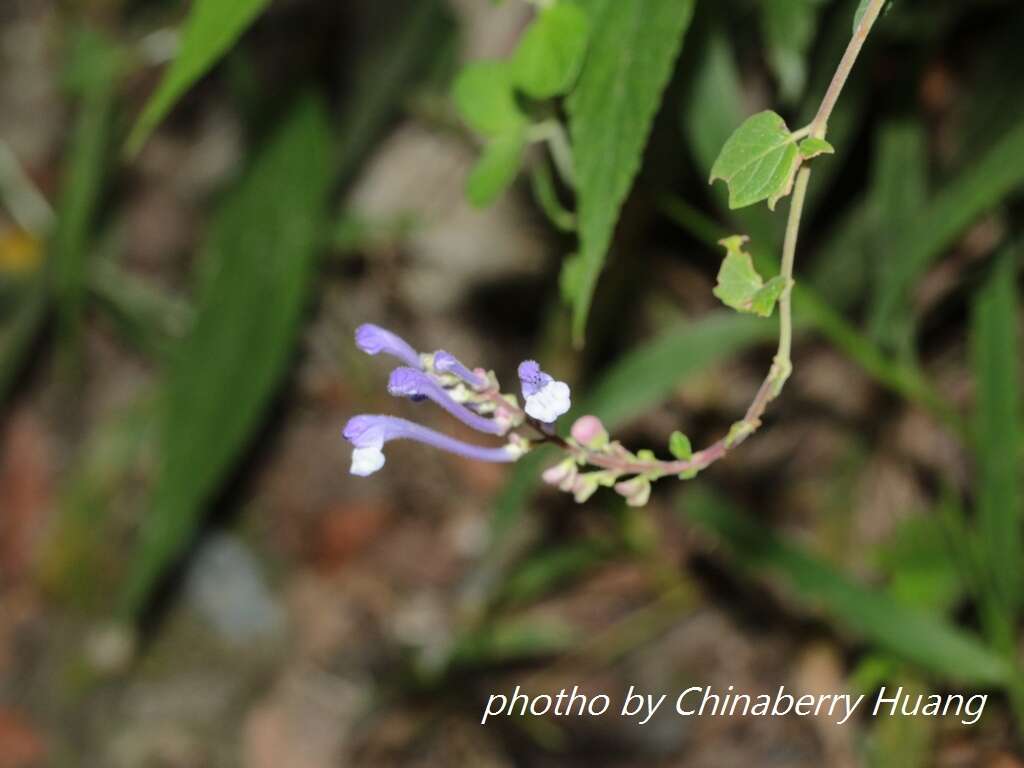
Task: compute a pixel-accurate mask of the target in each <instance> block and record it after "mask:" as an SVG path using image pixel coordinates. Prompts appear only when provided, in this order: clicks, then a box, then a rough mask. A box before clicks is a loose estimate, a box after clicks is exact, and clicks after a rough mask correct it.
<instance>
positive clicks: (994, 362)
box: [971, 249, 1024, 621]
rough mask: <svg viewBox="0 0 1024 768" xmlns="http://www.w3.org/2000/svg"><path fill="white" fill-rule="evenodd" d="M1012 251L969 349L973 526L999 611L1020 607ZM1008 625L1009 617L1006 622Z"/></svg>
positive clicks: (978, 314) (993, 277)
mask: <svg viewBox="0 0 1024 768" xmlns="http://www.w3.org/2000/svg"><path fill="white" fill-rule="evenodd" d="M1019 253H1020V252H1019V250H1017V249H1008V250H1006V251H1005V252H1004V253H1003V254H1002V255H1001V256H999V257H998V258H997V259H996V262H995V264H994V268H993V269H992V273H991V274H990V275H989V277H988V280H987V281H986V282H985V284H984V285H983V286H982V287H981V290H980V291H979V292H978V294H977V296H976V297H975V299H974V306H973V311H972V322H971V350H972V353H973V354H972V358H973V364H974V375H975V377H976V381H977V390H976V392H977V394H976V396H975V401H976V402H975V408H974V430H975V439H976V441H977V448H976V451H977V456H978V473H979V477H978V498H977V504H978V526H979V531H980V534H981V542H982V547H983V550H984V551H985V552H986V557H985V565H986V567H987V568H988V570H989V576H990V579H991V582H992V585H993V588H994V589H995V591H996V595H997V602H998V605H999V609H1000V610H1001V611H1003V612H1005V613H1006V614H1007V615H1008V616H1010V617H1012V616H1013V615H1015V613H1016V610H1017V609H1018V607H1019V606H1020V592H1021V581H1022V574H1024V567H1022V559H1021V558H1022V554H1021V547H1022V546H1024V541H1022V537H1021V521H1022V518H1024V507H1022V501H1024V494H1022V491H1021V472H1020V449H1021V429H1020V424H1021V415H1022V414H1021V408H1020V399H1021V381H1020V376H1019V371H1020V365H1021V339H1020V337H1019V334H1018V333H1017V327H1018V326H1017V320H1018V305H1017V290H1016V277H1017V276H1016V272H1017V263H1018V256H1019ZM1010 620H1011V621H1012V618H1011V619H1010Z"/></svg>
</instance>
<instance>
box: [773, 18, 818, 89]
mask: <svg viewBox="0 0 1024 768" xmlns="http://www.w3.org/2000/svg"><path fill="white" fill-rule="evenodd" d="M819 5H820V3H819V1H818V0H771V2H767V3H760V9H761V31H762V35H763V37H764V40H765V47H766V48H767V49H768V61H769V63H770V64H771V67H772V69H773V70H774V72H775V78H776V80H777V81H778V84H779V92H780V95H781V96H782V99H783V101H785V102H787V103H793V102H794V101H796V100H797V99H798V98H799V97H800V95H801V94H802V93H803V91H804V88H805V86H806V85H807V54H808V51H809V49H810V47H811V43H812V42H813V40H814V34H815V31H816V30H817V26H818V6H819Z"/></svg>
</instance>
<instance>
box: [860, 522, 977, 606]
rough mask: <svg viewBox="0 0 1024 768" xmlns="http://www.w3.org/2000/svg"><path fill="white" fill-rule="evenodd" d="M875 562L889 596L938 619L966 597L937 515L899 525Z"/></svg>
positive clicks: (950, 543) (954, 557) (946, 532)
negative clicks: (887, 587)
mask: <svg viewBox="0 0 1024 768" xmlns="http://www.w3.org/2000/svg"><path fill="white" fill-rule="evenodd" d="M876 559H877V561H878V565H879V566H880V567H881V568H882V569H883V570H884V571H885V572H886V573H887V574H888V576H889V593H890V594H891V595H892V596H893V597H895V598H896V599H897V600H899V601H900V602H902V603H905V604H906V605H910V606H913V607H915V608H920V609H921V610H923V611H928V612H930V613H934V614H936V615H940V616H941V615H944V614H946V613H947V612H948V611H950V610H951V609H952V608H953V607H954V606H955V605H956V603H957V601H959V600H960V599H961V598H962V597H963V596H964V594H965V591H966V589H965V587H966V583H965V581H964V579H963V577H962V574H961V572H960V568H959V566H958V564H957V557H956V552H954V551H953V547H952V542H951V541H950V537H949V532H948V531H946V530H945V529H944V527H943V525H942V523H941V519H940V517H939V516H938V515H937V514H930V515H915V516H913V517H909V518H907V519H906V520H904V521H902V522H901V523H900V524H899V525H898V526H897V527H896V529H895V531H893V533H892V535H891V536H890V537H889V538H888V539H887V540H886V541H885V542H884V543H883V544H882V546H880V547H879V548H878V550H877V553H876Z"/></svg>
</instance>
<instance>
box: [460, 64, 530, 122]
mask: <svg viewBox="0 0 1024 768" xmlns="http://www.w3.org/2000/svg"><path fill="white" fill-rule="evenodd" d="M452 97H453V98H454V99H455V106H456V108H457V109H458V110H459V114H460V115H461V116H462V119H463V120H465V121H466V124H467V125H468V126H469V127H470V128H472V129H473V130H474V131H476V132H477V133H479V134H481V135H482V136H487V137H489V138H493V137H495V136H502V135H505V134H509V133H513V132H515V131H518V130H520V129H521V128H522V127H523V126H525V125H526V117H525V116H524V115H523V113H522V112H521V111H520V110H519V105H518V104H516V97H515V93H514V91H513V90H512V77H511V72H510V69H509V66H508V63H507V62H504V61H477V62H474V63H472V64H470V65H469V66H467V67H466V68H465V69H464V70H462V72H460V73H459V76H458V77H457V78H456V80H455V85H454V86H453V88H452Z"/></svg>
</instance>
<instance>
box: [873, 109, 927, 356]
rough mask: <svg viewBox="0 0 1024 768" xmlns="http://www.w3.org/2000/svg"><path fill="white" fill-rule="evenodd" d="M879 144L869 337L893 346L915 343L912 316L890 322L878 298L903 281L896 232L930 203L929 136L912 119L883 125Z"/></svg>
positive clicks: (874, 188)
mask: <svg viewBox="0 0 1024 768" xmlns="http://www.w3.org/2000/svg"><path fill="white" fill-rule="evenodd" d="M877 142H878V151H877V152H876V154H875V162H874V179H873V182H872V191H871V193H870V203H869V205H870V212H869V216H870V217H871V223H872V229H873V232H872V235H871V240H872V245H871V252H872V254H874V258H873V261H874V263H873V264H872V273H873V276H874V280H873V289H872V291H871V292H870V295H871V297H872V307H871V309H870V310H869V315H868V317H869V320H868V325H869V330H868V334H869V335H870V336H871V338H872V339H874V340H875V341H876V342H878V343H881V344H882V346H885V347H890V348H891V347H893V346H895V345H896V343H897V339H901V340H906V341H909V339H910V336H911V329H910V328H909V327H907V326H906V325H905V323H906V322H907V321H909V319H910V318H909V315H903V316H902V317H900V318H889V321H888V322H886V318H885V317H884V315H883V314H882V313H881V312H880V311H879V303H878V301H879V300H878V297H880V296H888V295H891V294H892V293H893V291H896V290H899V280H900V279H901V275H900V273H901V266H900V262H901V260H902V259H901V257H900V256H899V254H893V253H891V252H889V250H888V248H887V245H888V244H889V243H890V242H892V238H893V236H894V234H895V233H899V232H906V231H907V230H909V229H911V228H912V227H913V226H914V223H915V219H916V217H917V216H919V215H920V213H921V210H922V209H923V208H924V207H925V204H926V199H927V195H928V189H927V183H928V168H927V143H926V142H927V137H926V136H925V132H924V128H923V127H922V126H921V125H920V124H919V123H917V122H915V121H910V120H908V121H902V122H895V123H890V124H888V125H885V126H883V127H882V128H881V129H880V130H879V132H878V135H877Z"/></svg>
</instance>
